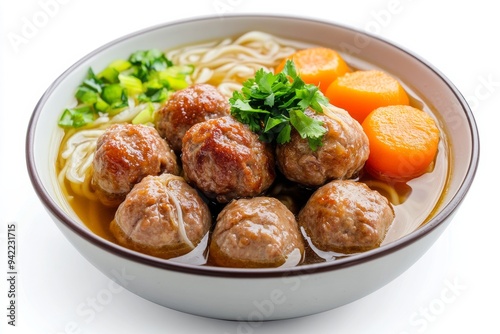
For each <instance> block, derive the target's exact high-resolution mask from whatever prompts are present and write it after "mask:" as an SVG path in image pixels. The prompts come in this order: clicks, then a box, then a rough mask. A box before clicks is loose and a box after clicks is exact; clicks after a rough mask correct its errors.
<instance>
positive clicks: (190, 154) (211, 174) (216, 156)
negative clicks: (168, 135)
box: [182, 116, 276, 203]
mask: <svg viewBox="0 0 500 334" xmlns="http://www.w3.org/2000/svg"><path fill="white" fill-rule="evenodd" d="M182 164H183V168H184V173H185V177H186V178H187V180H188V181H189V182H190V183H192V184H194V185H195V186H196V187H197V188H198V189H199V190H201V191H202V192H203V193H205V195H206V196H207V197H209V198H214V199H216V200H217V201H218V202H220V203H227V202H229V201H230V200H231V199H234V198H241V197H252V196H257V195H259V194H261V193H262V192H264V191H265V190H266V189H267V188H268V187H269V186H270V185H271V184H272V183H273V181H274V179H275V177H276V173H275V166H274V155H273V151H272V149H271V147H270V146H269V145H268V144H265V143H263V142H261V141H260V140H259V138H258V135H257V134H255V133H254V132H252V131H251V130H250V129H249V128H248V126H246V125H244V124H242V123H240V122H238V121H237V120H235V119H234V118H233V117H232V116H225V117H221V118H217V119H211V120H208V121H204V122H201V123H198V124H195V125H193V127H191V128H190V129H189V130H188V131H187V132H186V135H185V136H184V138H183V141H182Z"/></svg>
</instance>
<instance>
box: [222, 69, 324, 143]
mask: <svg viewBox="0 0 500 334" xmlns="http://www.w3.org/2000/svg"><path fill="white" fill-rule="evenodd" d="M229 103H230V105H231V114H232V115H233V116H234V117H235V118H236V119H237V120H238V121H240V122H242V123H244V124H248V125H249V127H250V129H251V130H252V131H254V132H256V133H257V134H258V135H259V138H260V139H261V140H263V141H265V142H277V143H278V144H284V143H287V142H289V141H290V135H291V131H292V128H294V129H295V130H296V131H298V133H299V134H300V136H301V137H302V138H305V139H307V140H308V143H309V147H310V148H311V149H312V150H314V151H315V150H317V149H318V147H319V146H320V145H321V140H322V138H323V136H324V134H325V133H326V129H325V128H324V127H323V123H322V122H321V121H318V120H316V119H314V118H311V117H309V116H308V115H306V114H305V113H304V111H305V110H306V109H307V108H311V109H313V110H314V111H316V112H317V113H322V112H323V109H322V107H321V106H322V105H328V98H326V97H325V96H324V95H323V94H322V93H321V91H320V90H319V88H318V87H317V86H315V85H311V84H306V83H304V81H303V80H302V79H301V78H300V76H299V75H298V73H297V69H296V67H295V64H294V63H293V61H291V60H288V61H287V62H286V64H285V66H284V68H283V70H282V71H281V72H280V73H277V74H273V73H271V72H267V71H265V70H264V69H262V68H261V69H259V70H257V72H256V73H255V76H254V78H250V79H248V80H246V81H245V82H244V83H243V87H242V88H241V91H235V92H234V93H233V95H232V97H231V98H230V99H229Z"/></svg>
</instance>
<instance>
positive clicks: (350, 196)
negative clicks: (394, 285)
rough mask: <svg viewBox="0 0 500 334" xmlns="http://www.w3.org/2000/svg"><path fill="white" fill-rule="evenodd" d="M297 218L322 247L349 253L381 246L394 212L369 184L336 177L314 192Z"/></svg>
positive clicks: (318, 245) (318, 246)
mask: <svg viewBox="0 0 500 334" xmlns="http://www.w3.org/2000/svg"><path fill="white" fill-rule="evenodd" d="M297 220H298V223H299V225H300V226H303V227H304V229H305V231H306V233H307V235H308V236H309V237H310V238H311V242H312V243H313V244H314V246H316V247H317V248H318V249H320V250H322V251H333V252H338V253H344V254H349V253H356V252H362V251H367V250H370V249H373V248H376V247H378V246H379V245H380V243H381V242H382V241H383V240H384V237H385V234H386V233H387V230H388V228H389V226H390V225H391V223H392V222H393V220H394V211H393V208H392V206H391V205H390V203H389V201H388V200H387V198H385V197H384V196H382V195H381V194H380V193H379V192H377V191H375V190H371V189H370V188H369V187H368V186H367V185H366V184H364V183H361V182H355V181H351V180H335V181H331V182H329V183H327V184H325V185H324V186H322V187H320V188H319V189H317V190H316V191H315V192H314V193H313V195H312V196H311V197H310V198H309V200H308V202H307V203H306V205H305V206H304V207H303V208H302V210H301V211H300V213H299V215H298V218H297Z"/></svg>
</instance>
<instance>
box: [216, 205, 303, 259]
mask: <svg viewBox="0 0 500 334" xmlns="http://www.w3.org/2000/svg"><path fill="white" fill-rule="evenodd" d="M303 255H304V242H303V240H302V235H301V234H300V232H299V229H298V226H297V222H296V220H295V216H294V215H293V214H292V213H291V212H290V210H288V208H287V207H286V206H285V205H284V204H283V203H281V202H280V201H279V200H277V199H275V198H273V197H254V198H251V199H239V200H234V201H232V202H231V203H229V204H228V205H226V206H225V207H224V209H223V210H222V211H221V212H220V214H219V215H218V217H217V222H216V225H215V229H214V232H213V234H212V238H211V241H210V248H209V260H208V261H209V263H212V264H215V265H218V266H223V267H240V268H265V267H279V266H295V265H297V264H299V263H300V262H301V261H302V258H303Z"/></svg>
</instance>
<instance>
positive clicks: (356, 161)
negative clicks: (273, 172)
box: [276, 105, 369, 187]
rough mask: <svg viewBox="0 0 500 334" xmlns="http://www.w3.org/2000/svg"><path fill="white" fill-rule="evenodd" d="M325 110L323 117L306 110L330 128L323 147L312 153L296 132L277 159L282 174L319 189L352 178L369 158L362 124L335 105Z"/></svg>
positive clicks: (279, 146) (277, 154)
mask: <svg viewBox="0 0 500 334" xmlns="http://www.w3.org/2000/svg"><path fill="white" fill-rule="evenodd" d="M323 109H324V112H323V114H318V113H316V112H314V111H313V110H311V109H307V110H306V111H305V113H306V115H308V116H309V117H312V118H315V119H318V120H320V121H322V122H323V126H325V127H326V128H327V133H326V134H325V136H324V138H323V140H322V146H320V147H319V148H318V149H317V150H316V151H313V150H311V148H310V147H309V143H308V141H307V139H303V138H301V137H300V135H299V134H298V132H297V131H295V130H294V131H292V133H291V140H290V141H289V142H288V143H285V144H283V145H278V146H277V147H276V160H277V163H278V168H279V169H280V170H281V172H282V173H283V175H285V177H287V178H288V179H289V180H291V181H294V182H298V183H300V184H302V185H305V186H312V187H316V186H321V185H323V184H325V183H326V182H328V181H331V180H333V179H348V178H351V177H353V176H355V175H356V174H357V173H358V172H359V171H360V170H361V168H363V166H364V164H365V162H366V160H367V159H368V154H369V146H368V138H367V137H366V135H365V133H364V132H363V128H362V127H361V125H360V124H359V123H358V122H357V121H356V120H355V119H354V118H352V117H351V116H350V115H349V114H348V113H347V111H345V110H343V109H339V108H337V107H334V106H332V105H329V106H328V107H326V108H323Z"/></svg>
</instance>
